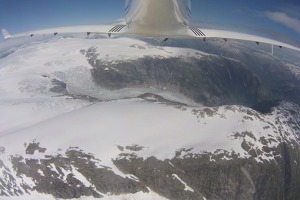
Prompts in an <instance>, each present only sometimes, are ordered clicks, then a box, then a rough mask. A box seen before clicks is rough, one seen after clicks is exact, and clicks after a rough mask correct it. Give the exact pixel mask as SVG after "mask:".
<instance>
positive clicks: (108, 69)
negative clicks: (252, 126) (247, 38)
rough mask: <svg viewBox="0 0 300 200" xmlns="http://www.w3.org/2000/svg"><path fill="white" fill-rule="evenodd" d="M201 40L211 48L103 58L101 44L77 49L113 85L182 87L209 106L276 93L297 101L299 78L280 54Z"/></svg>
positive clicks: (102, 82) (253, 101)
mask: <svg viewBox="0 0 300 200" xmlns="http://www.w3.org/2000/svg"><path fill="white" fill-rule="evenodd" d="M179 41H180V40H179ZM174 43H176V41H175V42H174ZM198 43H199V42H198ZM198 43H197V44H198ZM218 45H219V46H218ZM173 46H183V45H181V44H180V42H178V44H175V45H173ZM199 46H200V47H198V48H196V47H195V48H196V49H198V50H205V51H206V52H211V53H214V54H211V55H209V54H203V55H202V54H199V55H201V57H195V56H194V57H169V58H164V57H151V56H145V57H142V58H139V59H135V60H118V61H114V62H105V61H103V60H100V59H98V57H99V53H98V51H99V52H101V49H96V48H95V47H91V48H89V49H87V50H81V53H82V54H84V55H85V56H86V58H87V60H88V61H89V64H90V65H91V66H92V67H93V69H92V70H91V72H92V76H93V79H94V81H95V83H97V84H98V85H100V86H102V87H105V88H107V89H111V90H118V89H123V88H157V89H161V90H167V91H173V92H179V93H182V94H184V95H186V96H187V97H190V98H192V99H193V100H195V101H196V102H200V103H203V104H204V105H207V106H218V105H224V104H230V105H236V104H239V105H247V106H249V105H255V104H257V103H259V102H261V101H265V100H268V101H269V100H271V101H272V100H276V99H279V100H287V101H291V102H295V103H297V104H300V88H299V85H300V80H299V79H298V78H297V76H296V75H295V74H293V73H292V72H291V71H290V70H289V69H288V67H287V64H286V63H285V61H283V60H282V59H280V58H278V57H273V56H271V55H269V54H268V53H266V52H261V51H254V52H253V48H249V47H248V48H247V47H245V46H241V45H240V46H241V47H240V46H238V47H239V48H233V47H232V48H230V47H228V46H226V45H225V47H222V48H221V46H220V44H219V43H213V42H212V43H208V44H207V45H206V46H205V48H204V47H203V45H202V46H201V45H199ZM233 46H234V43H233ZM134 48H136V47H135V46H134ZM213 49H215V51H213ZM221 52H222V53H221Z"/></svg>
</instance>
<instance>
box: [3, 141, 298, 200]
mask: <svg viewBox="0 0 300 200" xmlns="http://www.w3.org/2000/svg"><path fill="white" fill-rule="evenodd" d="M29 145H31V144H29ZM133 148H136V146H135V147H133ZM134 151H135V150H134ZM275 151H276V152H278V156H277V157H275V160H271V161H263V162H257V161H256V160H255V159H254V158H255V157H252V156H251V157H249V158H239V157H238V155H236V154H234V153H229V152H226V151H222V150H220V151H219V152H218V153H217V152H215V153H208V152H202V153H199V154H193V153H189V150H184V149H183V150H180V151H178V152H176V153H175V155H174V157H173V158H172V159H166V160H159V159H157V158H155V157H149V158H141V157H138V156H135V155H134V153H133V154H124V153H123V154H120V157H119V158H116V159H114V160H113V162H114V164H115V165H116V166H117V167H118V168H119V169H120V170H121V171H122V172H123V173H125V174H131V175H133V176H132V177H134V178H131V179H130V178H124V177H121V176H119V175H116V174H115V173H114V172H113V171H112V170H111V169H109V168H108V167H105V166H101V165H100V166H99V164H98V163H99V162H100V163H101V161H99V160H97V158H95V157H94V156H93V155H92V154H88V153H85V152H84V151H82V150H80V149H78V148H70V149H69V150H67V151H66V152H65V154H64V155H61V154H59V155H55V156H45V158H44V159H28V158H27V159H25V158H23V157H22V156H11V163H12V165H13V169H14V170H15V172H16V174H17V177H18V178H23V177H27V179H28V178H30V179H31V180H32V182H33V183H32V185H30V184H28V183H26V182H23V183H22V184H21V185H20V186H18V185H17V181H16V180H15V178H14V177H13V175H12V172H11V171H10V170H9V168H8V167H7V166H6V165H5V163H3V161H1V160H0V169H1V170H2V171H3V175H2V176H1V178H0V189H1V193H0V196H16V195H23V194H24V193H28V194H30V193H31V192H32V191H37V192H39V193H44V194H50V195H53V196H54V197H56V198H61V199H73V198H79V197H84V196H93V197H94V198H101V197H103V196H102V195H101V194H110V195H112V194H114V195H121V194H129V193H136V192H139V191H142V192H146V193H147V192H149V190H148V189H147V188H150V189H151V190H152V191H154V192H156V193H158V194H159V195H161V196H163V197H166V198H168V199H174V200H182V199H186V200H193V199H195V200H198V199H203V197H205V198H206V199H218V200H221V199H255V200H261V199H266V200H267V199H278V200H279V199H280V200H281V199H298V198H299V197H300V192H299V191H300V184H299V180H300V175H299V170H300V169H299V166H298V165H297V164H296V163H299V162H300V157H299V146H298V145H297V146H296V148H292V147H291V146H290V145H289V144H288V143H281V144H280V145H279V146H278V147H276V149H275ZM224 158H226V159H224ZM78 173H80V174H81V175H82V176H83V177H85V179H86V180H87V182H89V185H87V184H86V183H85V182H83V181H82V179H80V178H79V176H78ZM7 180H9V182H8V181H7ZM185 184H186V185H185ZM187 187H188V189H187Z"/></svg>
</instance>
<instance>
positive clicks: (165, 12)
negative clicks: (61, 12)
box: [2, 0, 300, 51]
mask: <svg viewBox="0 0 300 200" xmlns="http://www.w3.org/2000/svg"><path fill="white" fill-rule="evenodd" d="M190 19H191V2H190V0H125V23H123V24H114V25H87V26H71V27H59V28H51V29H46V30H38V31H31V32H27V33H22V34H17V35H11V34H9V32H8V31H7V30H6V29H2V32H3V35H4V38H5V39H8V38H16V37H23V36H29V37H33V36H35V35H47V34H54V35H57V34H63V33H87V35H90V34H91V33H96V34H108V36H111V34H116V35H139V36H145V37H159V38H165V40H164V41H166V40H168V38H203V40H206V39H207V38H222V39H224V40H225V41H227V39H236V40H247V41H253V42H256V43H257V44H259V43H266V44H271V45H272V50H273V46H278V47H280V48H282V47H286V48H289V49H293V50H297V51H300V48H298V47H295V46H292V45H289V44H286V43H283V42H279V41H276V40H272V39H268V38H264V37H260V36H256V35H250V34H245V33H239V32H233V31H225V30H217V29H206V28H201V27H193V26H190Z"/></svg>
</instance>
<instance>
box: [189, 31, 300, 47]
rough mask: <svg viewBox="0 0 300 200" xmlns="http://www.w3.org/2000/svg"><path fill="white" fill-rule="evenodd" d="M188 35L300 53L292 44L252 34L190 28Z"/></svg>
mask: <svg viewBox="0 0 300 200" xmlns="http://www.w3.org/2000/svg"><path fill="white" fill-rule="evenodd" d="M188 35H189V36H190V37H194V38H195V37H196V38H203V39H204V40H205V39H206V38H222V39H224V40H225V41H227V39H234V40H245V41H253V42H256V44H259V43H265V44H271V45H274V46H278V47H279V48H282V47H286V48H289V49H293V50H296V51H300V48H298V47H295V46H293V45H290V44H286V43H283V42H279V41H276V40H272V39H269V38H264V37H260V36H256V35H250V34H245V33H239V32H233V31H226V30H216V29H205V28H197V27H189V30H188Z"/></svg>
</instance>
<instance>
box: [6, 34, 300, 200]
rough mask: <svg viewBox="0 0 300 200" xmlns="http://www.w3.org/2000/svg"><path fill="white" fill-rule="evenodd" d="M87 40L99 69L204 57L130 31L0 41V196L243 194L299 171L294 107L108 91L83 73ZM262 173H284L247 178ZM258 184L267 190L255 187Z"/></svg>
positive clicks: (194, 196)
mask: <svg viewBox="0 0 300 200" xmlns="http://www.w3.org/2000/svg"><path fill="white" fill-rule="evenodd" d="M91 47H93V48H98V50H97V53H98V55H97V59H95V60H92V61H95V62H103V63H106V64H107V65H109V64H115V62H118V61H124V60H126V61H128V62H130V60H135V59H139V58H142V57H144V56H145V55H147V56H151V57H153V58H157V59H159V58H162V57H163V58H169V57H177V58H180V59H187V58H189V57H195V58H197V59H204V57H205V56H207V54H205V53H203V52H201V51H196V50H192V49H184V48H172V47H160V46H153V45H150V44H149V43H146V42H143V41H140V40H137V39H132V38H113V39H106V38H101V39H97V40H86V39H81V38H73V37H66V38H49V39H43V40H36V41H31V42H30V43H26V42H24V41H22V40H20V41H18V43H17V44H16V43H14V42H11V43H8V42H7V41H5V43H3V46H2V47H0V55H2V56H1V59H0V115H1V117H0V189H1V190H0V198H1V199H29V198H30V199H41V198H42V199H55V198H63V199H71V198H81V199H93V198H102V199H158V200H160V199H224V198H225V199H231V198H233V197H235V198H240V199H247V198H249V196H251V195H252V196H253V195H254V196H255V195H262V196H268V195H269V196H270V195H271V194H273V193H274V191H277V190H278V191H279V193H280V192H281V188H283V187H284V186H281V185H280V184H281V182H283V181H282V179H283V180H284V181H286V180H289V179H288V177H286V174H289V173H290V174H292V172H293V171H297V170H294V168H295V167H296V166H297V167H296V168H299V166H298V163H299V162H300V158H299V157H297V155H298V154H297V153H298V151H297V149H298V148H299V141H300V140H299V137H300V128H299V123H300V120H299V119H300V108H299V106H297V105H296V104H293V103H289V102H285V101H283V102H281V103H280V104H279V105H278V106H276V107H275V108H273V109H272V110H271V111H270V112H268V113H266V114H262V113H259V112H257V111H255V110H253V109H251V108H247V107H244V106H238V105H230V106H229V105H228V106H227V105H224V106H219V107H204V106H201V105H199V104H197V103H195V102H194V101H193V100H191V99H189V98H188V97H186V96H185V95H184V94H181V93H176V92H174V91H168V90H167V89H156V88H150V89H149V88H148V89H144V88H139V89H136V88H131V89H127V88H125V89H122V90H108V89H106V88H103V87H101V86H99V85H97V84H96V83H95V82H94V80H93V78H92V76H91V71H90V70H91V65H90V63H89V62H91V60H89V57H88V56H90V55H93V54H86V51H85V50H87V49H89V48H91ZM87 59H88V60H87ZM234 62H238V61H234ZM111 66H113V65H111ZM114 70H118V69H114V68H112V67H111V68H107V69H105V70H104V71H106V72H109V71H114ZM228 73H229V75H230V76H231V74H230V72H229V71H228ZM152 93H153V94H152ZM103 100H105V101H103ZM295 155H296V156H295ZM278 163H279V164H278ZM280 166H284V167H282V168H283V169H282V168H281V167H280ZM286 166H290V168H291V169H290V168H288V167H286ZM215 169H216V170H215ZM270 169H271V170H273V171H274V174H275V173H278V174H283V173H280V172H281V170H283V171H284V172H285V173H284V174H285V176H284V177H280V176H278V180H277V179H276V180H275V181H274V180H273V178H272V177H273V176H266V178H264V179H263V178H257V177H261V176H263V175H265V174H266V173H267V172H268V170H270ZM201 170H204V171H201ZM224 171H225V172H226V173H223V172H224ZM224 174H225V175H224ZM236 176H237V177H236ZM215 177H219V180H218V181H215V182H214V181H212V180H214V179H215ZM269 177H271V178H270V179H269ZM276 177H277V176H276ZM281 178H282V179H281ZM295 178H297V176H295ZM290 180H294V179H292V178H290ZM259 181H262V182H263V181H266V182H268V181H269V182H270V183H271V181H273V182H275V183H276V184H274V183H273V182H272V183H271V185H276V187H275V186H274V188H275V189H274V188H272V189H270V190H267V189H265V190H263V192H261V191H259V192H258V190H259V187H261V186H260V184H261V182H259ZM269 182H268V183H269ZM284 184H285V183H284ZM289 184H291V183H289ZM224 185H225V186H226V187H227V185H229V186H228V187H227V188H224V187H225V186H224ZM237 185H242V186H237ZM265 185H268V184H265ZM277 187H278V188H277ZM268 192H269V193H268ZM282 193H284V192H282ZM17 196H19V197H17ZM269 196H268V197H269ZM254 199H255V198H254ZM256 199H261V198H259V196H258V197H257V198H256Z"/></svg>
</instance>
